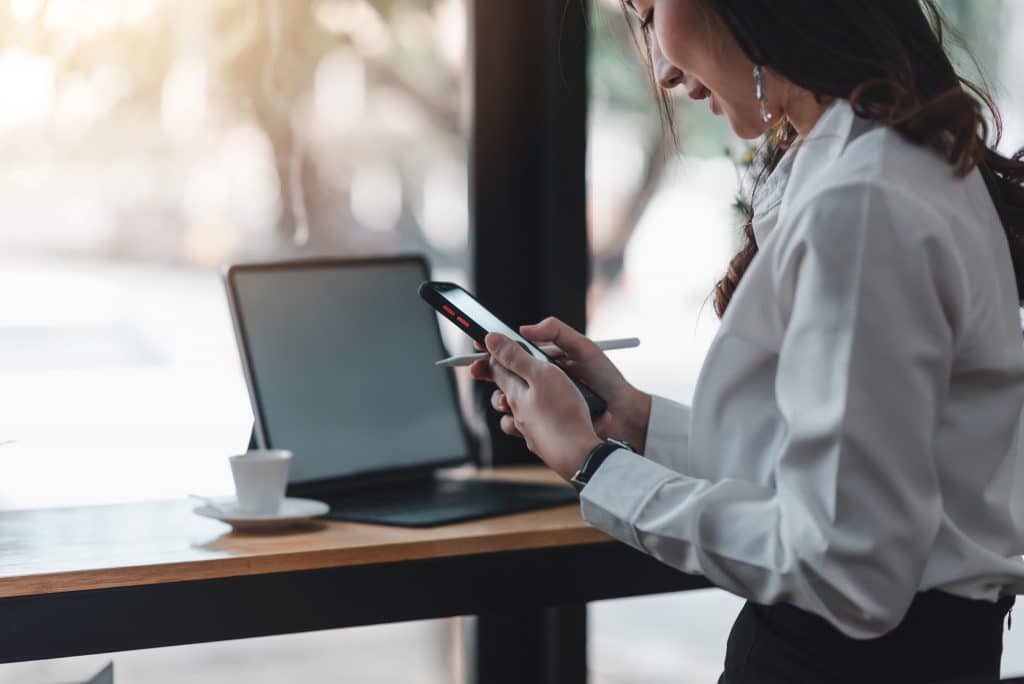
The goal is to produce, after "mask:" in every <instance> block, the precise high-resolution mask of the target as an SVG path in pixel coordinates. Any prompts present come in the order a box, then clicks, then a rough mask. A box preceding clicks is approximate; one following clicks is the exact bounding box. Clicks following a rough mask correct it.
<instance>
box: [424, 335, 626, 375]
mask: <svg viewBox="0 0 1024 684" xmlns="http://www.w3.org/2000/svg"><path fill="white" fill-rule="evenodd" d="M595 344H596V345H597V346H598V348H599V349H601V350H603V351H612V350H614V349H632V348H634V347H639V346H640V340H639V339H637V338H636V337H627V338H624V339H621V340H600V341H598V342H595ZM540 348H541V349H542V350H543V351H544V352H545V353H547V354H557V353H558V352H559V349H558V347H556V346H555V345H553V344H542V345H541V346H540ZM488 357H490V354H488V353H487V352H480V353H477V354H463V355H461V356H449V357H448V358H447V359H441V360H440V361H437V362H435V363H434V365H435V366H446V367H449V368H450V367H454V366H468V365H469V364H471V363H473V362H474V361H479V360H480V359H486V358H488Z"/></svg>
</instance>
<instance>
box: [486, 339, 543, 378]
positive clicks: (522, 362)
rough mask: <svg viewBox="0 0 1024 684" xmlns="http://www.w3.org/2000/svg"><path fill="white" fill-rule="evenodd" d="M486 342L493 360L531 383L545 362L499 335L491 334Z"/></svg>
mask: <svg viewBox="0 0 1024 684" xmlns="http://www.w3.org/2000/svg"><path fill="white" fill-rule="evenodd" d="M484 342H485V343H486V345H487V351H489V352H490V353H491V359H492V360H493V361H495V362H497V363H498V364H500V365H501V366H503V367H504V368H507V369H508V370H510V371H512V372H513V373H515V374H516V375H518V376H519V377H521V378H522V379H524V380H526V381H527V383H529V380H530V378H532V377H533V376H534V373H536V371H537V369H538V367H539V366H540V365H541V364H543V363H544V362H543V361H540V360H538V359H535V358H533V356H532V355H531V354H530V353H529V352H527V351H526V350H525V349H523V348H522V347H520V346H519V345H518V344H516V343H515V342H513V341H512V340H510V339H509V338H507V337H505V336H504V335H501V334H499V333H491V334H489V335H488V336H487V337H486V339H485V340H484Z"/></svg>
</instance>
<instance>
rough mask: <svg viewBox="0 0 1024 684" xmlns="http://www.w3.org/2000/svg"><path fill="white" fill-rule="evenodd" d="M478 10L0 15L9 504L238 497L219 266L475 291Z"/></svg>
mask: <svg viewBox="0 0 1024 684" xmlns="http://www.w3.org/2000/svg"><path fill="white" fill-rule="evenodd" d="M465 14H466V13H465V5H464V2H463V0H434V1H432V2H420V1H417V0H394V1H391V2H370V1H369V0H308V1H295V0H271V1H270V2H259V3H257V2H251V1H250V0H212V1H209V2H200V3H195V2H177V1H172V0H52V1H50V2H43V1H42V0H3V1H2V2H0V22H2V23H3V26H4V30H5V31H6V35H7V40H5V46H4V47H3V48H2V49H0V87H2V88H3V90H5V91H6V92H8V93H12V94H17V96H16V97H13V96H12V97H10V98H7V99H8V102H7V103H6V104H5V105H4V106H2V107H0V149H2V155H3V163H2V165H0V222H2V223H3V225H4V226H5V228H4V230H3V231H0V250H2V252H3V254H4V257H3V259H4V262H5V264H4V268H3V269H2V270H0V285H2V286H3V288H4V291H5V292H6V293H8V296H6V297H4V298H3V302H2V303H0V352H2V353H0V358H2V360H0V382H2V383H3V385H4V387H5V388H6V391H5V392H3V394H2V398H0V441H2V440H7V439H15V440H17V444H16V445H15V446H13V447H9V448H8V450H9V452H10V453H11V454H12V455H14V454H15V453H17V454H20V456H19V457H18V458H17V461H18V462H19V463H20V464H21V465H19V466H18V468H19V469H20V470H19V472H18V473H17V481H18V482H19V487H18V488H17V489H16V490H15V489H12V490H8V491H5V492H4V494H3V496H4V497H5V498H4V500H3V502H2V503H3V505H6V506H9V507H10V506H25V505H48V504H70V503H77V502H100V501H111V500H119V499H129V498H132V499H138V498H149V497H154V496H181V495H184V494H185V493H186V492H189V491H197V490H198V491H206V492H209V491H219V490H220V491H223V490H228V489H229V488H230V476H229V474H228V469H227V467H226V465H225V464H224V463H223V461H222V460H221V458H220V457H222V456H225V455H227V454H230V453H232V452H236V451H238V450H239V449H243V448H244V447H245V444H246V440H247V437H248V431H249V425H250V421H251V412H250V409H249V405H248V397H247V394H246V392H245V388H244V384H243V381H242V376H241V373H240V370H239V365H238V360H237V353H236V351H235V346H234V340H233V336H232V332H231V328H230V322H229V318H228V314H227V308H226V306H225V301H224V296H223V294H222V289H221V285H220V281H219V273H218V268H219V267H220V266H221V265H222V264H225V263H228V262H232V261H238V260H254V259H268V258H281V257H287V256H298V255H314V254H331V255H335V254H337V255H358V254H365V253H373V254H382V253H385V254H386V253H394V252H411V251H417V252H424V253H426V254H428V256H429V257H430V258H431V260H432V262H433V263H434V265H435V266H436V267H437V268H438V269H439V270H440V271H441V273H442V275H445V274H447V275H448V276H450V277H452V278H455V279H463V278H464V274H465V273H466V271H467V263H466V261H467V253H468V251H467V247H466V243H467V230H468V218H467V209H466V207H467V198H466V188H467V181H466V138H465V135H464V130H465V128H466V126H465V121H464V119H465V117H464V116H463V109H464V108H463V97H462V92H463V82H464V78H463V73H464V70H465V52H466V50H465V45H466V18H465ZM54 472H57V473H61V474H62V475H63V476H62V477H59V478H54V477H53V476H52V474H53V473H54ZM113 472H116V473H118V477H110V476H109V473H113ZM8 477H9V478H12V479H13V477H14V475H13V474H12V473H10V472H8Z"/></svg>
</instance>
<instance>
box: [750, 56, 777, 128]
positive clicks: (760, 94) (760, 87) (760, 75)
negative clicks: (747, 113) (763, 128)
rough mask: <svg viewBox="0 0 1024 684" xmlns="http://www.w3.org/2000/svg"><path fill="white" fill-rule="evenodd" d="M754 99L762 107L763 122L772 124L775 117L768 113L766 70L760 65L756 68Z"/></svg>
mask: <svg viewBox="0 0 1024 684" xmlns="http://www.w3.org/2000/svg"><path fill="white" fill-rule="evenodd" d="M754 97H755V98H757V101H758V103H759V104H760V105H761V121H763V122H764V123H766V124H769V123H771V122H772V119H774V118H775V117H774V116H773V115H772V113H771V112H769V111H768V98H767V97H766V96H765V92H764V70H763V69H762V68H761V65H760V64H757V65H755V66H754Z"/></svg>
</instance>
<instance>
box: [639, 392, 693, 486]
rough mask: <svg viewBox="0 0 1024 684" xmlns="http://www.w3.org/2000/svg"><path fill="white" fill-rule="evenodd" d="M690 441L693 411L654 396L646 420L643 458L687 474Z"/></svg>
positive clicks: (669, 400)
mask: <svg viewBox="0 0 1024 684" xmlns="http://www.w3.org/2000/svg"><path fill="white" fill-rule="evenodd" d="M689 441H690V408H689V407H688V406H684V405H683V404H679V403H677V402H674V401H672V400H671V399H666V398H664V397H659V396H657V395H654V396H652V397H651V416H650V418H649V419H648V420H647V442H646V446H645V448H644V457H645V458H648V459H650V460H652V461H654V462H655V463H660V464H661V465H663V466H665V467H666V468H671V469H672V470H675V471H678V472H680V473H684V472H686V468H687V456H688V453H689Z"/></svg>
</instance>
